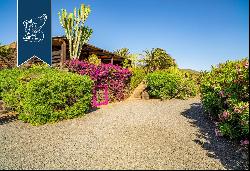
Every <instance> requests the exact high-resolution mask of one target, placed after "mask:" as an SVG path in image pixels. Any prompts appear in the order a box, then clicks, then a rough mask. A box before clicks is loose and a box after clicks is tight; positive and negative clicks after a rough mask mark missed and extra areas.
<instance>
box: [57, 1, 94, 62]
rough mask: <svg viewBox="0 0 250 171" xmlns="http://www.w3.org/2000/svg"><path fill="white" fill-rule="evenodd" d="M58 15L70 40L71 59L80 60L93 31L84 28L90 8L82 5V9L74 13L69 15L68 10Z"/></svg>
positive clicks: (63, 10)
mask: <svg viewBox="0 0 250 171" xmlns="http://www.w3.org/2000/svg"><path fill="white" fill-rule="evenodd" d="M61 11H62V13H60V12H59V13H58V15H59V20H60V23H61V25H62V27H63V28H64V31H65V34H66V37H67V39H68V40H69V53H70V58H71V59H77V58H79V56H80V54H81V50H82V46H83V45H84V44H85V43H87V42H88V41H89V38H90V36H91V35H92V33H93V30H92V29H91V28H89V27H86V26H84V24H85V21H86V20H87V18H88V16H89V13H90V12H91V10H90V7H89V6H85V5H84V4H82V5H81V8H80V9H78V10H77V9H76V8H75V9H74V13H67V11H66V9H62V10H61Z"/></svg>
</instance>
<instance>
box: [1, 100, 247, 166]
mask: <svg viewBox="0 0 250 171" xmlns="http://www.w3.org/2000/svg"><path fill="white" fill-rule="evenodd" d="M237 150H238V148H237V147H234V146H233V145H232V144H231V143H229V142H227V141H226V140H225V139H223V138H220V137H216V136H215V134H214V125H213V124H212V123H211V122H210V121H209V120H208V119H206V117H204V116H203V115H202V110H201V106H200V100H199V99H197V98H193V99H189V100H169V101H160V100H128V101H125V102H121V103H115V104H111V105H109V106H105V107H103V108H102V109H99V110H97V111H95V112H92V113H90V114H88V115H86V116H84V117H82V118H77V119H73V120H66V121H61V122H59V123H56V124H47V125H43V126H39V127H34V126H31V125H29V124H26V123H22V122H21V121H12V122H9V123H2V124H0V169H246V166H245V163H242V161H243V160H242V158H241V155H240V153H239V152H238V151H237Z"/></svg>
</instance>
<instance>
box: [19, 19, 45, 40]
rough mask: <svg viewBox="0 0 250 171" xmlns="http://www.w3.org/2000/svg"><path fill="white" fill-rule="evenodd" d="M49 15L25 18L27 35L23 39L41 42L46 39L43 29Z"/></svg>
mask: <svg viewBox="0 0 250 171" xmlns="http://www.w3.org/2000/svg"><path fill="white" fill-rule="evenodd" d="M47 18H48V17H47V15H46V14H43V15H42V16H41V17H38V18H35V19H30V20H25V21H24V22H23V25H24V28H25V29H24V30H25V35H24V37H23V40H24V41H26V42H40V41H43V39H44V33H43V32H42V31H41V29H42V28H43V26H44V25H45V22H46V21H47Z"/></svg>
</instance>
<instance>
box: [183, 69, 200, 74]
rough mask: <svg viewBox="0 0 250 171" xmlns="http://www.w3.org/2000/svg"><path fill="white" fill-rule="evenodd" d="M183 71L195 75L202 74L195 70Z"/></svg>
mask: <svg viewBox="0 0 250 171" xmlns="http://www.w3.org/2000/svg"><path fill="white" fill-rule="evenodd" d="M180 70H181V71H185V72H189V73H193V74H200V72H199V71H196V70H193V69H180Z"/></svg>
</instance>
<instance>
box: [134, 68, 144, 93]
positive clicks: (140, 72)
mask: <svg viewBox="0 0 250 171" xmlns="http://www.w3.org/2000/svg"><path fill="white" fill-rule="evenodd" d="M145 77H146V72H145V71H144V69H142V68H133V69H132V77H131V80H130V91H133V90H134V89H135V88H136V87H137V86H138V85H139V84H140V83H141V82H142V80H143V79H144V78H145Z"/></svg>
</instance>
